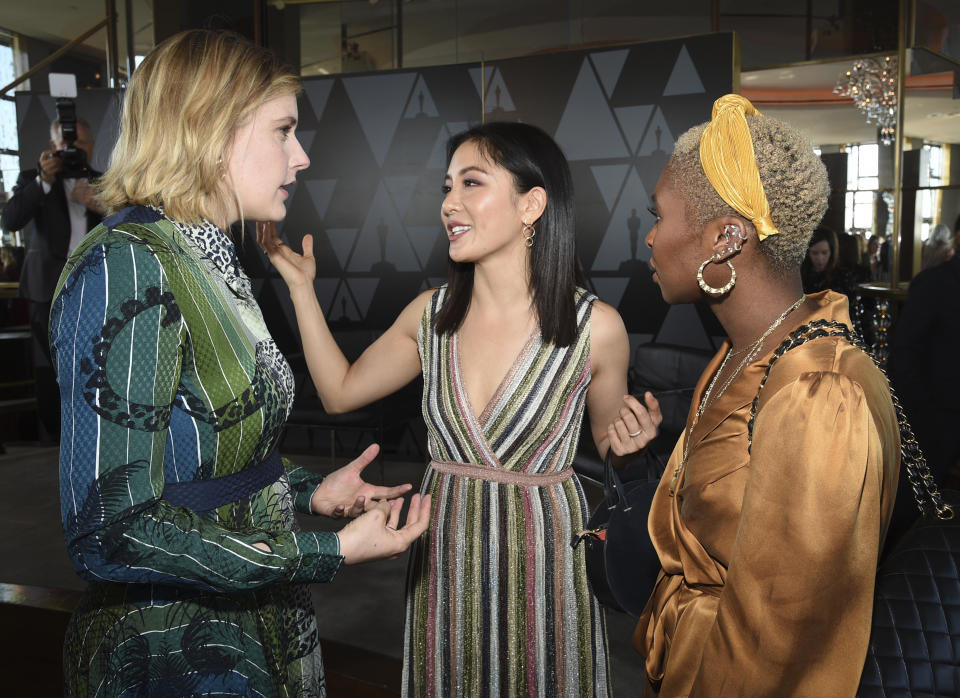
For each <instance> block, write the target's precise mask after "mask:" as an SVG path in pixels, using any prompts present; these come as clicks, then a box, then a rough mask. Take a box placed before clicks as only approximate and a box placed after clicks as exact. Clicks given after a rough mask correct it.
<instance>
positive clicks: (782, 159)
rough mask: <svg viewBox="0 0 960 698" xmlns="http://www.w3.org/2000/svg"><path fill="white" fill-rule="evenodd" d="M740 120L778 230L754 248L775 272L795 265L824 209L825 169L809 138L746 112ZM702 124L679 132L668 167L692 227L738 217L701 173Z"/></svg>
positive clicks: (791, 269)
mask: <svg viewBox="0 0 960 698" xmlns="http://www.w3.org/2000/svg"><path fill="white" fill-rule="evenodd" d="M746 121H747V125H748V127H749V129H750V140H751V143H752V144H753V151H754V155H755V158H756V163H757V169H758V170H759V172H760V181H761V183H762V184H763V191H764V192H765V193H766V198H767V201H768V202H769V206H770V218H771V219H772V221H773V224H774V225H775V226H776V229H777V230H778V231H779V233H778V234H775V235H770V236H769V237H766V238H765V239H763V240H762V241H761V242H760V249H761V251H762V252H763V253H764V254H765V255H766V257H767V259H768V260H769V261H770V264H771V266H772V267H773V268H774V269H775V270H777V271H780V272H787V271H793V270H796V269H799V268H800V265H801V264H802V263H803V259H804V257H805V256H806V254H807V243H808V242H809V240H810V236H811V235H812V234H813V230H814V228H816V227H817V225H818V224H819V223H820V219H822V218H823V214H824V213H825V212H826V210H827V197H828V195H829V193H830V187H829V183H828V181H827V170H826V168H825V167H824V165H823V162H822V161H821V160H820V158H819V157H818V156H817V154H816V153H815V152H814V151H813V146H812V145H811V144H810V142H809V141H807V139H806V138H804V137H803V136H802V135H801V134H800V132H799V131H797V130H796V129H794V128H793V127H791V126H790V125H788V124H786V123H784V122H782V121H779V120H778V119H772V118H770V117H767V116H760V115H748V116H747V117H746ZM706 127H707V124H700V125H699V126H694V127H693V128H691V129H690V130H688V131H687V132H686V133H684V134H683V135H682V136H680V138H678V139H677V142H676V145H675V146H674V150H673V157H672V158H671V160H670V164H669V165H668V173H669V175H670V178H671V181H672V182H673V184H674V186H676V187H677V190H678V191H679V193H680V195H681V196H682V197H683V200H684V202H685V206H686V212H687V217H688V219H689V221H690V223H691V224H692V225H695V226H696V228H697V229H698V230H702V228H703V226H704V225H705V224H706V223H707V221H710V220H712V219H714V218H718V217H720V216H726V215H741V216H742V214H739V213H737V212H736V211H734V210H733V208H731V207H730V205H729V204H727V203H726V202H725V201H724V200H723V199H722V198H720V195H719V194H717V192H716V190H715V189H714V188H713V187H712V186H711V184H710V182H709V181H708V180H707V176H706V174H705V173H704V171H703V165H702V164H701V161H700V139H701V138H702V136H703V131H704V129H705V128H706Z"/></svg>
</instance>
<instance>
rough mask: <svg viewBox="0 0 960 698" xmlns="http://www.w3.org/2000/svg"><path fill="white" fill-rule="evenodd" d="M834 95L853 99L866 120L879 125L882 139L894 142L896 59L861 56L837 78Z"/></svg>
mask: <svg viewBox="0 0 960 698" xmlns="http://www.w3.org/2000/svg"><path fill="white" fill-rule="evenodd" d="M833 92H834V94H838V95H843V96H844V97H849V98H850V99H852V100H853V101H854V102H855V103H856V105H857V109H859V110H860V111H861V112H862V113H863V115H864V116H866V117H867V123H868V124H869V123H875V124H876V125H877V126H879V128H880V142H881V143H883V144H884V145H890V144H891V143H893V136H894V131H895V130H896V124H897V58H896V56H886V57H885V58H861V59H860V60H858V61H857V62H856V63H854V64H853V66H852V67H851V68H850V70H848V71H847V72H846V73H844V74H843V76H842V77H841V78H840V79H839V80H838V81H837V86H836V87H834V88H833Z"/></svg>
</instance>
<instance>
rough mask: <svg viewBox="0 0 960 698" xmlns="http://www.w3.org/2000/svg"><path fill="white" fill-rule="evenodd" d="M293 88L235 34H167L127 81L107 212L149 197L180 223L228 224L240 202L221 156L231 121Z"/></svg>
mask: <svg viewBox="0 0 960 698" xmlns="http://www.w3.org/2000/svg"><path fill="white" fill-rule="evenodd" d="M300 89H301V84H300V79H299V77H297V75H295V74H294V73H293V72H292V71H290V70H289V69H288V68H286V67H283V66H281V65H280V63H279V62H278V61H277V58H276V57H275V56H274V55H273V54H272V53H270V51H268V50H267V49H264V48H260V47H258V46H254V45H253V44H252V43H250V42H249V41H247V40H246V39H244V38H243V37H241V36H238V35H236V34H232V33H229V32H222V31H209V30H200V29H197V30H190V31H185V32H181V33H180V34H177V35H175V36H172V37H170V38H169V39H166V40H165V41H163V42H162V43H160V44H159V45H158V46H157V47H156V48H154V49H153V51H151V52H150V53H149V54H148V55H147V57H146V58H145V59H144V60H143V62H142V63H141V64H140V66H139V67H138V68H137V69H136V71H135V72H134V74H133V77H132V79H131V80H130V84H129V85H128V87H127V92H126V96H125V97H124V102H123V116H122V118H121V121H120V137H119V139H118V140H117V144H116V146H115V147H114V149H113V153H112V155H111V157H110V167H109V169H108V170H107V172H106V173H105V174H104V175H103V177H102V178H101V179H100V197H99V198H100V201H101V202H102V203H103V204H104V205H105V206H106V208H107V209H108V210H109V211H117V210H119V209H122V208H124V207H126V206H130V205H135V204H140V205H154V206H163V209H164V212H165V213H166V215H168V216H169V217H170V218H172V219H174V220H178V221H183V222H184V223H199V222H200V221H201V220H202V219H207V220H210V221H212V222H214V223H216V224H217V225H226V224H229V223H231V222H232V221H228V220H226V218H227V217H228V216H229V212H230V211H231V210H237V211H239V210H240V208H239V201H237V195H236V193H235V192H234V191H232V189H231V188H230V187H229V186H228V180H227V179H226V178H225V174H226V172H227V163H226V162H224V158H225V157H226V155H227V153H228V151H229V147H230V144H231V143H232V141H233V137H234V134H235V133H236V131H237V128H238V127H239V126H240V125H241V124H242V123H243V122H244V121H245V120H246V119H247V118H248V117H249V116H250V115H251V114H252V113H253V112H254V111H255V110H256V109H257V108H258V107H259V106H260V105H262V104H263V103H265V102H268V101H270V100H271V99H274V98H276V97H282V96H285V95H290V94H297V93H298V92H299V91H300ZM231 203H232V204H233V206H231Z"/></svg>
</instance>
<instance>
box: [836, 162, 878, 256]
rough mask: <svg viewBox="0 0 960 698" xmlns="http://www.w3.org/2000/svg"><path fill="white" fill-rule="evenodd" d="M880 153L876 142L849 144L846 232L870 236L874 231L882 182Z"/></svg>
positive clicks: (845, 208)
mask: <svg viewBox="0 0 960 698" xmlns="http://www.w3.org/2000/svg"><path fill="white" fill-rule="evenodd" d="M879 154H880V151H879V148H878V146H877V144H876V143H862V144H860V145H851V146H847V196H846V205H845V206H844V222H843V227H844V229H845V230H846V231H847V232H850V233H854V234H856V235H860V236H861V237H869V236H870V235H872V234H873V232H874V231H873V222H874V209H875V200H876V193H877V189H879V183H880V177H879V164H880V163H879ZM879 232H880V233H881V234H883V233H884V231H879Z"/></svg>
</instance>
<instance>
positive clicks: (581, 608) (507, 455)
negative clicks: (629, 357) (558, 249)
mask: <svg viewBox="0 0 960 698" xmlns="http://www.w3.org/2000/svg"><path fill="white" fill-rule="evenodd" d="M445 294H446V288H445V287H442V288H440V289H439V290H438V291H437V292H436V293H435V294H434V296H433V299H432V302H431V303H430V305H429V306H428V307H427V310H426V311H425V313H424V317H423V320H422V323H421V326H420V331H419V345H420V355H421V361H422V365H423V378H424V389H423V416H424V419H425V420H426V424H427V429H428V434H429V437H428V439H429V449H430V456H431V458H432V461H431V464H430V468H428V470H427V474H426V476H425V478H424V481H423V486H422V492H424V493H428V492H429V493H431V494H432V495H433V511H432V513H431V522H430V528H429V530H428V531H427V533H426V534H425V536H424V537H423V538H421V540H420V541H419V542H418V543H417V545H416V546H415V548H414V550H413V554H412V556H411V561H410V568H409V579H408V585H407V611H406V627H405V640H404V669H403V686H404V695H407V696H436V697H438V698H439V697H440V696H544V697H549V696H607V695H609V693H610V684H609V676H608V671H607V652H606V632H605V629H604V620H603V615H602V613H601V612H600V608H599V606H598V605H597V602H596V600H595V599H594V598H593V596H592V595H591V593H590V588H589V585H588V583H587V578H586V568H585V564H584V557H583V546H580V547H578V548H577V549H574V548H572V547H571V545H570V541H571V538H572V536H573V534H574V532H575V531H576V530H579V529H582V528H583V525H584V523H585V521H586V514H587V509H586V502H585V500H584V496H583V491H582V489H581V487H580V483H579V482H578V480H577V478H576V476H575V475H573V474H572V469H571V467H572V462H573V456H574V453H575V452H576V447H577V439H578V437H579V433H580V424H581V421H582V417H583V409H584V403H585V400H586V394H587V386H588V385H589V383H590V362H589V354H590V313H591V308H592V304H593V301H594V300H595V298H596V297H595V296H593V295H591V294H589V293H587V292H586V291H583V290H582V289H581V290H578V292H577V304H576V313H577V323H578V332H577V339H576V342H575V343H574V344H573V345H571V346H569V347H563V348H558V347H556V346H553V345H551V344H545V343H544V342H543V341H542V339H541V337H540V333H539V332H535V333H534V334H533V335H532V336H531V337H530V339H529V340H528V342H527V343H526V345H525V346H524V348H523V350H522V351H521V352H520V355H519V356H518V357H517V359H516V360H515V362H514V364H513V366H512V368H511V369H510V371H509V372H508V373H507V375H506V376H505V377H504V379H503V381H502V383H501V384H500V386H499V388H498V389H497V391H496V393H495V394H494V396H493V398H491V400H490V403H489V404H488V405H487V406H486V408H485V409H484V410H483V413H482V414H480V415H479V416H476V415H475V413H474V411H473V409H472V407H471V406H470V404H469V400H468V398H467V395H466V391H465V389H464V387H463V383H462V371H461V367H460V363H459V350H458V341H459V335H458V333H456V332H455V333H452V334H444V335H440V334H437V333H436V332H434V329H433V317H434V315H435V314H436V312H437V311H438V310H439V309H440V307H441V305H442V304H443V300H444V297H445Z"/></svg>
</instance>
